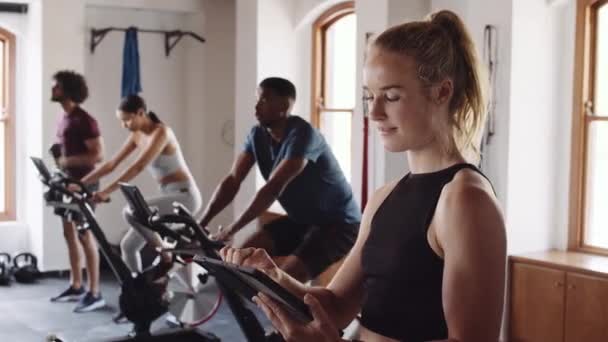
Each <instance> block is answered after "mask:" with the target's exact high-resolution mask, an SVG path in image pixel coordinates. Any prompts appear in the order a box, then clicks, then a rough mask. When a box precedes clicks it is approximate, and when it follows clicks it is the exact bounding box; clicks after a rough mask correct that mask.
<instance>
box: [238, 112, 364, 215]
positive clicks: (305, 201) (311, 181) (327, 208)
mask: <svg viewBox="0 0 608 342" xmlns="http://www.w3.org/2000/svg"><path fill="white" fill-rule="evenodd" d="M244 150H245V152H248V153H250V154H252V155H253V156H254V157H255V160H256V162H257V163H258V167H259V168H260V171H261V173H262V176H263V177H264V179H266V180H268V178H269V177H270V174H271V173H272V171H273V170H274V169H275V168H276V167H277V166H278V165H279V164H280V163H281V161H283V160H285V159H295V158H305V159H307V160H308V163H307V164H306V167H305V168H304V170H302V172H301V173H300V174H299V175H298V176H297V177H295V178H294V179H292V180H291V182H290V183H289V184H288V185H287V186H286V187H285V189H284V190H283V192H282V193H281V195H280V196H279V198H278V201H279V203H281V205H282V206H283V208H284V209H285V211H286V212H287V215H288V216H289V217H290V218H291V219H292V220H294V221H295V222H298V223H303V224H331V223H349V224H357V223H359V222H361V212H360V209H359V205H357V203H356V202H355V199H354V197H353V191H352V189H351V187H350V185H349V184H348V182H347V181H346V178H344V174H343V173H342V170H341V169H340V166H339V165H338V161H337V160H336V157H334V154H333V153H332V152H331V149H330V148H329V146H328V145H327V143H326V142H325V139H324V138H323V136H322V135H321V133H319V131H318V130H316V129H315V128H313V127H312V126H311V125H310V124H309V123H308V122H306V121H305V120H303V119H302V118H300V117H298V116H289V117H288V118H287V126H286V128H285V136H284V138H283V140H282V141H281V142H276V141H274V140H273V139H272V137H271V136H270V133H268V131H266V129H265V128H263V127H261V126H259V125H257V126H254V127H253V128H252V129H251V132H250V133H249V135H248V136H247V139H246V141H245V146H244Z"/></svg>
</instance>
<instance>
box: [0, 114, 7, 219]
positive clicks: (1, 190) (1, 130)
mask: <svg viewBox="0 0 608 342" xmlns="http://www.w3.org/2000/svg"><path fill="white" fill-rule="evenodd" d="M4 134H5V124H4V122H0V212H4V211H5V210H6V203H4V199H5V198H6V194H5V191H6V184H4V182H5V179H6V178H5V177H6V173H5V171H6V155H5V154H4V151H5V149H4V142H5V136H4Z"/></svg>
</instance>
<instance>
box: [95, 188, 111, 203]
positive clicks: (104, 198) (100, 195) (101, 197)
mask: <svg viewBox="0 0 608 342" xmlns="http://www.w3.org/2000/svg"><path fill="white" fill-rule="evenodd" d="M92 200H93V202H95V203H104V202H105V203H107V202H110V195H109V194H108V193H106V192H105V191H97V192H95V193H93V198H92Z"/></svg>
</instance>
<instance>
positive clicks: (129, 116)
mask: <svg viewBox="0 0 608 342" xmlns="http://www.w3.org/2000/svg"><path fill="white" fill-rule="evenodd" d="M116 116H117V117H118V119H119V120H120V122H121V123H122V125H123V127H124V128H126V129H128V130H129V131H130V132H131V133H130V135H129V137H128V138H127V141H126V142H125V144H124V145H123V146H122V148H121V149H120V150H119V151H118V153H116V155H114V157H113V158H112V159H110V160H108V161H106V162H105V163H103V164H102V165H100V166H99V167H97V168H96V169H95V170H93V171H91V173H89V174H88V175H87V176H85V177H84V178H83V179H82V181H83V182H84V183H94V182H96V181H97V180H99V179H100V178H102V177H104V176H106V175H108V174H110V173H111V172H112V171H114V170H115V169H116V167H117V166H118V165H119V164H120V163H121V162H123V161H124V160H125V159H126V158H127V157H128V156H129V155H130V154H131V153H132V152H133V151H135V150H136V149H139V150H140V151H141V152H140V154H139V156H138V157H137V159H136V160H135V161H134V162H133V163H132V164H131V165H129V166H128V167H127V168H126V169H125V170H124V171H123V172H122V174H120V175H119V176H118V177H117V178H115V179H114V180H113V181H112V182H110V183H109V184H107V185H106V186H105V187H103V188H102V190H100V191H98V192H96V193H95V194H94V198H93V199H94V200H95V201H96V202H102V201H106V200H107V199H108V198H109V195H110V194H111V193H112V192H114V191H115V190H116V189H118V187H119V183H121V182H128V181H130V180H131V179H133V178H135V176H137V175H138V174H139V173H141V171H142V170H143V169H144V168H147V169H148V171H149V172H150V173H151V174H152V176H153V177H154V179H156V180H157V181H158V184H159V187H160V192H161V195H160V196H157V197H152V198H146V202H147V203H148V205H150V207H152V208H156V209H158V211H159V213H160V214H161V215H162V214H169V213H171V212H172V207H173V202H179V203H181V204H183V205H184V206H185V207H186V208H188V209H189V210H190V211H191V212H192V213H196V212H197V211H198V210H199V209H200V207H201V204H202V200H201V194H200V192H199V190H198V187H197V186H196V183H195V182H194V178H193V177H192V174H191V173H190V170H189V169H188V165H186V161H185V160H184V157H183V155H182V151H181V149H180V146H179V143H178V141H177V139H176V137H175V134H174V133H173V131H172V130H171V128H170V127H169V126H167V125H165V124H164V123H162V122H161V121H160V120H159V119H158V117H157V116H156V114H154V113H153V112H148V111H147V109H146V103H145V101H144V99H143V98H141V97H140V96H138V95H129V96H127V97H125V98H123V100H122V101H121V103H120V106H119V107H118V110H117V111H116ZM123 215H124V217H125V220H126V221H127V222H128V223H129V224H130V225H131V227H132V228H131V229H129V231H128V232H127V233H126V235H125V236H124V237H123V239H122V241H121V243H120V248H121V252H122V256H123V259H124V261H125V263H126V264H127V266H129V268H130V269H131V271H133V272H140V271H141V270H142V266H141V258H140V250H141V249H142V248H143V247H144V245H145V244H146V242H148V243H150V244H152V245H153V246H155V247H161V246H162V241H161V238H160V236H159V235H158V234H156V233H154V232H152V231H151V230H149V229H147V228H146V227H145V226H142V225H141V224H140V223H138V222H137V221H136V220H134V219H133V216H132V214H131V211H130V209H129V208H128V206H127V207H125V209H124V210H123ZM170 265H171V255H170V254H168V253H163V254H161V264H160V265H159V268H158V269H159V270H160V271H161V273H163V271H164V272H166V271H168V270H169V268H170Z"/></svg>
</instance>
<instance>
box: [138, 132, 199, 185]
mask: <svg viewBox="0 0 608 342" xmlns="http://www.w3.org/2000/svg"><path fill="white" fill-rule="evenodd" d="M169 132H170V133H169V142H170V143H173V144H174V146H175V152H174V153H172V154H159V155H158V157H156V159H154V160H153V161H152V162H151V163H150V164H149V165H148V171H150V173H151V174H152V176H153V177H154V178H155V179H157V180H161V179H162V178H163V177H165V176H168V175H170V174H173V173H175V172H177V171H179V170H184V171H185V172H186V173H190V170H189V169H188V165H187V164H186V161H185V160H184V156H183V154H182V150H181V148H180V146H179V143H178V142H177V139H176V138H175V134H174V133H173V131H171V130H169Z"/></svg>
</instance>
